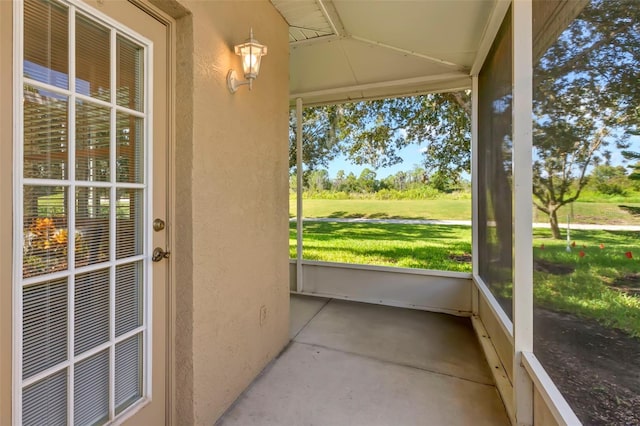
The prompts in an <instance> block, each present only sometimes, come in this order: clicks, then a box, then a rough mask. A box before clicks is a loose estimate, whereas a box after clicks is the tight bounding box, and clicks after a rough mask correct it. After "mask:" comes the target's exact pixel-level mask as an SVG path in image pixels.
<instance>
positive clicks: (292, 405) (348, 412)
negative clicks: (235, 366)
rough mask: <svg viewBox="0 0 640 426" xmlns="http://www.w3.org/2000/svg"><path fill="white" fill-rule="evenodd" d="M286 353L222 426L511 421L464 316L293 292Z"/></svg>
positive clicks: (478, 424) (371, 425)
mask: <svg viewBox="0 0 640 426" xmlns="http://www.w3.org/2000/svg"><path fill="white" fill-rule="evenodd" d="M290 324H291V329H290V335H291V338H292V341H291V344H290V345H289V347H288V348H287V349H286V350H285V351H284V352H283V353H282V354H281V355H280V357H279V358H278V359H277V360H276V361H275V362H273V363H272V364H271V365H270V366H269V367H267V368H266V369H265V371H264V372H263V373H262V375H260V376H259V377H258V378H257V379H256V380H255V382H254V383H253V384H252V385H251V386H250V387H249V388H248V389H247V390H246V391H245V392H244V393H243V395H242V396H240V398H238V400H237V401H236V403H235V404H234V406H233V407H231V409H230V410H229V411H228V412H227V413H226V414H225V415H224V416H223V417H222V418H221V419H220V420H219V422H218V424H219V425H225V426H230V425H238V426H253V425H256V426H257V425H260V426H263V425H264V426H271V425H287V426H288V425H291V426H294V425H295V426H298V425H314V426H342V425H353V426H359V425H363V426H364V425H366V426H376V425H381V426H382V425H390V426H391V425H393V426H404V425H407V426H408V425H434V426H436V425H437V426H440V425H474V426H481V425H491V426H494V425H508V424H509V421H508V418H507V415H506V412H505V410H504V406H503V405H502V402H501V400H500V398H499V396H498V393H497V390H496V388H495V387H494V386H493V383H492V379H491V373H490V372H489V369H488V366H487V364H486V361H485V359H484V356H483V354H482V352H481V349H480V346H479V345H478V343H477V340H476V337H475V335H474V332H473V330H472V328H471V323H470V321H469V320H468V319H466V318H457V317H453V316H450V315H444V314H435V313H429V312H422V311H415V310H409V309H400V308H392V307H386V306H378V305H369V304H364V303H354V302H344V301H340V300H335V299H332V300H328V299H322V298H313V297H305V296H294V295H292V296H291V321H290Z"/></svg>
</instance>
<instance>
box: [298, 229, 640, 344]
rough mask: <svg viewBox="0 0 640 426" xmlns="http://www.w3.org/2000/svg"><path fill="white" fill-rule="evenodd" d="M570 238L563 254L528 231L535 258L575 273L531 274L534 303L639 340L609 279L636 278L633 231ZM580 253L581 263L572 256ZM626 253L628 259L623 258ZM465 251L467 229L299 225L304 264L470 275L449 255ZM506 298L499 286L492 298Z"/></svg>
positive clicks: (637, 325)
mask: <svg viewBox="0 0 640 426" xmlns="http://www.w3.org/2000/svg"><path fill="white" fill-rule="evenodd" d="M289 232H290V235H289V244H290V256H291V257H292V258H293V257H295V255H296V250H295V248H296V229H295V223H291V224H290V231H289ZM571 235H572V238H573V241H575V243H576V246H575V247H573V248H572V250H571V252H567V251H566V241H561V240H553V239H551V235H550V231H549V230H546V229H536V230H535V231H534V257H535V258H536V259H543V260H544V261H547V262H551V263H554V264H561V265H566V266H571V267H574V268H575V271H574V272H572V273H571V274H567V275H554V274H551V273H546V272H539V271H536V272H535V273H534V297H535V301H536V304H537V305H538V306H543V307H547V308H550V309H553V310H557V311H565V312H570V313H573V314H576V315H580V316H584V317H588V318H593V319H596V320H598V321H600V322H601V323H604V324H606V325H609V326H613V327H616V328H619V329H622V330H625V331H626V332H628V333H630V334H632V335H634V336H639V337H640V297H638V296H628V295H626V294H625V293H623V292H621V291H619V290H616V289H615V287H614V286H613V284H614V282H615V281H616V279H620V278H623V277H625V276H629V275H633V274H640V244H638V243H639V242H640V240H639V237H640V233H637V232H618V231H616V232H613V231H577V230H576V231H572V233H571ZM600 244H603V245H604V248H600ZM542 245H544V249H542V248H541V247H542ZM580 251H583V252H584V257H580V255H579V253H580ZM629 251H630V252H631V253H632V255H633V258H632V259H629V258H628V257H627V256H626V255H625V253H626V252H629ZM470 252H471V228H470V227H468V226H445V225H398V224H370V223H325V222H307V223H305V225H304V258H305V259H308V260H322V261H328V262H344V263H357V264H369V265H383V266H399V267H407V268H424V269H436V270H448V271H461V272H470V271H471V263H468V262H459V261H456V260H455V259H453V258H451V257H450V256H452V255H453V256H460V255H463V254H468V253H470ZM639 278H640V277H639ZM631 285H633V284H631ZM635 285H636V286H638V284H635ZM510 294H511V288H510V284H508V283H507V284H506V285H505V286H504V287H503V289H502V294H500V296H505V297H509V296H510Z"/></svg>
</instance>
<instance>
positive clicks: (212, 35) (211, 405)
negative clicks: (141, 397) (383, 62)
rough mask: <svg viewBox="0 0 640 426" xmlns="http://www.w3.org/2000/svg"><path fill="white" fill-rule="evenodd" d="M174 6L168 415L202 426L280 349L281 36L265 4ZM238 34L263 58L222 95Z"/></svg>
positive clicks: (283, 212)
mask: <svg viewBox="0 0 640 426" xmlns="http://www.w3.org/2000/svg"><path fill="white" fill-rule="evenodd" d="M181 4H182V5H183V6H185V7H186V8H187V9H188V10H189V11H190V12H191V15H190V16H188V17H185V18H182V19H180V20H179V21H178V26H177V30H178V35H177V40H178V49H177V62H178V63H177V79H178V83H177V108H176V110H177V124H176V126H177V141H176V143H177V144H176V178H177V181H176V191H177V194H176V196H177V198H176V199H177V212H176V215H177V217H176V222H177V223H176V229H177V238H176V249H175V253H176V257H175V261H176V267H177V280H176V363H177V365H176V404H177V407H176V408H177V413H178V416H177V420H178V423H185V424H187V423H189V424H190V423H194V424H211V423H212V422H213V421H215V419H217V418H218V417H219V416H220V415H221V414H222V413H223V412H224V410H226V409H227V407H228V406H229V405H230V404H231V403H232V402H233V401H234V400H235V399H236V398H237V397H238V395H239V394H240V393H241V392H242V391H243V390H244V389H245V387H246V386H247V385H248V384H249V383H250V382H251V381H252V380H253V378H254V377H255V376H256V375H257V374H258V373H259V372H260V371H261V370H262V368H263V367H264V366H265V365H266V364H267V363H268V362H269V361H270V360H271V359H273V357H274V356H276V355H277V354H278V353H279V351H280V350H281V349H282V348H283V347H284V345H285V344H286V342H287V340H288V338H287V336H288V315H289V295H288V291H289V288H288V286H289V276H288V257H289V255H288V180H287V176H288V142H287V140H288V108H289V107H288V34H287V31H288V28H287V24H286V23H285V22H284V20H283V19H282V18H281V17H280V15H279V14H278V13H277V12H276V10H275V9H274V8H273V6H272V5H271V4H270V3H269V2H268V1H266V0H264V1H229V2H225V1H215V2H203V1H182V2H181ZM250 27H253V29H254V33H255V36H256V38H257V39H258V40H260V41H261V42H262V43H264V44H266V45H267V46H268V48H269V54H268V55H267V56H266V57H264V58H263V63H262V68H261V72H260V76H259V77H258V79H257V80H256V81H255V82H254V83H255V84H254V87H253V90H252V91H248V90H247V89H248V88H247V87H241V88H240V89H239V90H238V92H237V93H236V94H235V95H232V94H230V93H229V91H228V90H227V87H226V74H227V71H228V70H229V69H230V68H234V69H236V70H240V69H241V68H240V61H239V58H238V57H237V56H235V55H234V54H233V51H232V47H233V45H234V44H237V43H240V42H242V41H244V39H246V38H247V37H248V34H249V29H250ZM191 53H192V54H191ZM189 80H191V81H189ZM263 307H264V308H263ZM261 308H263V309H264V310H265V311H266V317H264V312H263V315H262V316H263V318H262V321H261Z"/></svg>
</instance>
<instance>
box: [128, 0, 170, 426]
mask: <svg viewBox="0 0 640 426" xmlns="http://www.w3.org/2000/svg"><path fill="white" fill-rule="evenodd" d="M128 1H129V2H130V3H132V4H133V5H134V6H136V7H137V8H139V9H141V10H142V11H143V12H145V13H147V14H148V15H150V16H151V17H153V18H155V19H156V20H157V21H159V22H160V23H161V24H163V25H164V26H165V27H166V29H167V30H166V36H167V49H168V51H167V62H168V63H167V88H166V91H167V111H166V117H168V120H167V123H166V126H167V127H166V132H167V164H166V166H165V167H166V176H167V206H166V209H167V210H166V211H167V220H166V223H167V248H166V250H167V251H172V250H173V248H174V247H175V241H176V227H175V223H176V220H175V219H176V204H175V194H176V179H175V177H176V163H175V149H176V113H175V103H176V102H175V99H176V34H177V30H176V20H175V19H174V18H173V17H172V16H170V15H169V14H168V13H166V12H165V11H163V10H161V9H160V8H158V7H156V6H154V5H152V4H151V3H149V1H148V0H128ZM167 260H168V262H167V264H168V266H167V268H168V271H167V288H166V289H165V291H166V300H167V304H166V312H165V319H166V336H165V341H166V342H167V344H166V348H165V351H166V376H165V388H166V392H165V421H166V424H167V425H173V424H178V422H177V418H176V410H175V401H176V386H175V374H174V372H175V324H176V313H175V312H176V282H177V280H176V268H174V263H173V262H171V261H170V260H171V259H167ZM155 291H157V289H156V290H155Z"/></svg>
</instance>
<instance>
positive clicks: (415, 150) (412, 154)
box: [328, 145, 424, 179]
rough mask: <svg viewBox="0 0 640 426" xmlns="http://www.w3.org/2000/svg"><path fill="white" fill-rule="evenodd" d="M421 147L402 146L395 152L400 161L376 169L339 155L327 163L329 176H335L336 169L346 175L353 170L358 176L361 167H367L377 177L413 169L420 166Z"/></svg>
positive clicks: (381, 177) (382, 177) (380, 177)
mask: <svg viewBox="0 0 640 426" xmlns="http://www.w3.org/2000/svg"><path fill="white" fill-rule="evenodd" d="M423 148H424V147H421V146H419V145H409V146H407V147H404V148H402V149H401V150H399V151H398V152H397V154H398V156H399V157H400V158H402V160H403V161H402V163H399V164H396V165H394V166H391V167H383V168H382V167H381V168H379V169H377V170H374V169H373V167H371V166H369V165H363V166H358V165H354V164H352V163H351V162H350V161H349V160H348V159H347V158H346V157H345V156H343V155H340V156H339V157H337V158H336V159H334V160H333V161H332V162H330V163H329V167H328V171H329V178H331V179H333V178H335V177H336V174H337V173H338V170H344V173H345V174H346V175H348V174H349V173H350V172H353V174H354V175H356V177H358V176H360V173H361V172H362V170H363V169H365V168H369V169H371V170H374V171H375V172H376V178H377V179H384V178H386V177H387V176H390V175H393V174H396V173H397V172H399V171H401V170H402V171H408V170H411V169H413V168H414V166H420V167H422V152H421V151H420V150H421V149H423Z"/></svg>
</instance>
